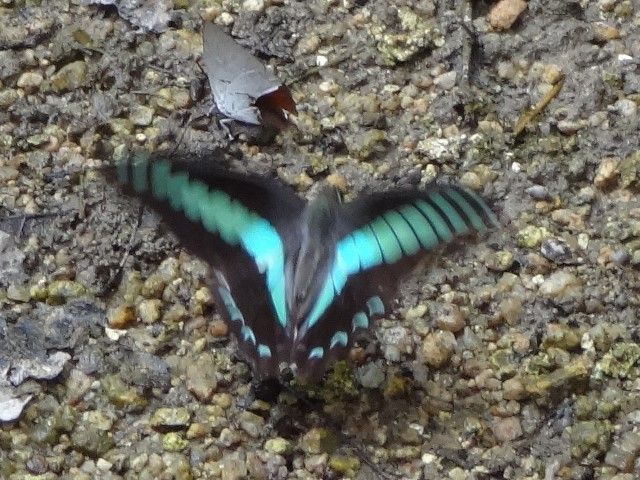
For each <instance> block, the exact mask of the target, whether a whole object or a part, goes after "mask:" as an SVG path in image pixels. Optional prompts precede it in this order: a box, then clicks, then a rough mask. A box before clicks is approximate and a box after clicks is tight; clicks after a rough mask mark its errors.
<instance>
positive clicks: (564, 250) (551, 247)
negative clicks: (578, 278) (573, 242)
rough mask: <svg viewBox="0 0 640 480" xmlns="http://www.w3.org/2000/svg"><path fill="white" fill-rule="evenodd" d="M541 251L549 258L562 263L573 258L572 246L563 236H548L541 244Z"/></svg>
mask: <svg viewBox="0 0 640 480" xmlns="http://www.w3.org/2000/svg"><path fill="white" fill-rule="evenodd" d="M540 253H541V254H542V256H543V257H544V258H546V259H547V260H551V261H552V262H554V263H558V264H562V263H566V262H568V261H570V260H571V257H572V253H571V248H569V245H568V244H567V242H565V241H564V240H563V239H561V238H547V239H546V240H544V241H543V242H542V245H540Z"/></svg>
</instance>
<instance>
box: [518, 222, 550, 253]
mask: <svg viewBox="0 0 640 480" xmlns="http://www.w3.org/2000/svg"><path fill="white" fill-rule="evenodd" d="M550 236H551V232H550V231H549V230H547V229H546V228H545V227H536V226H534V225H528V226H526V227H525V228H523V229H522V230H520V231H519V232H518V234H517V240H518V246H520V247H525V248H535V247H537V246H538V245H540V244H541V243H542V240H544V239H545V238H547V237H550Z"/></svg>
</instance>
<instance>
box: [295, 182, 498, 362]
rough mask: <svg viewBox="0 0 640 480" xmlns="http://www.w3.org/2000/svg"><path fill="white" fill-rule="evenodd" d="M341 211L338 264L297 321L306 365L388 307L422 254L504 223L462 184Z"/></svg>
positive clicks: (335, 351)
mask: <svg viewBox="0 0 640 480" xmlns="http://www.w3.org/2000/svg"><path fill="white" fill-rule="evenodd" d="M340 216H341V218H340V219H339V220H340V221H338V222H337V225H338V226H339V227H338V228H340V229H341V232H340V238H341V239H340V240H339V241H338V242H337V244H336V247H335V254H334V256H333V261H332V266H331V268H330V270H329V273H328V274H326V276H325V278H324V279H323V280H322V282H323V286H322V287H321V289H320V293H319V295H318V296H317V298H316V301H315V304H314V305H313V306H312V307H311V309H310V310H309V312H308V314H307V315H306V317H305V318H304V319H303V320H302V321H301V322H300V323H299V329H298V337H297V339H296V344H295V345H294V350H295V352H296V353H295V357H296V363H297V364H298V367H299V368H300V369H301V371H314V369H315V368H317V365H319V362H320V361H322V362H323V363H324V362H326V361H328V360H330V359H331V358H333V357H335V356H340V355H341V354H342V353H340V352H339V350H340V349H342V348H347V347H349V346H351V344H352V342H353V334H354V333H355V332H356V331H357V330H358V329H361V328H367V327H368V326H369V325H370V324H371V320H372V319H373V318H375V317H377V316H380V315H383V314H384V313H385V310H388V309H389V307H390V304H391V300H392V299H393V297H394V295H395V292H396V288H397V284H398V281H399V280H400V279H401V278H402V277H403V276H404V275H406V273H407V272H408V271H410V270H411V269H412V267H413V266H415V264H416V263H417V262H418V261H419V260H420V258H421V257H422V256H423V255H424V254H426V253H428V252H430V251H432V250H434V249H435V248H438V247H440V246H443V245H445V244H447V243H449V242H451V241H452V240H454V239H455V238H458V237H460V236H463V235H466V234H469V233H473V232H478V233H483V232H485V231H487V230H488V229H490V228H492V227H495V226H497V225H498V222H497V219H496V217H495V215H494V214H493V212H491V210H490V209H489V207H488V206H487V205H486V203H485V202H484V201H483V200H482V199H481V198H480V197H479V196H478V195H477V194H475V193H473V192H471V191H469V190H467V189H464V188H462V187H459V186H456V185H437V184H431V185H429V186H427V188H425V189H424V190H414V191H400V192H389V193H384V194H376V195H371V196H365V197H362V198H360V199H357V200H356V201H355V202H353V203H350V204H346V205H345V206H344V207H343V209H342V211H341V213H340ZM345 336H346V338H345ZM314 349H315V350H314ZM307 364H308V365H307Z"/></svg>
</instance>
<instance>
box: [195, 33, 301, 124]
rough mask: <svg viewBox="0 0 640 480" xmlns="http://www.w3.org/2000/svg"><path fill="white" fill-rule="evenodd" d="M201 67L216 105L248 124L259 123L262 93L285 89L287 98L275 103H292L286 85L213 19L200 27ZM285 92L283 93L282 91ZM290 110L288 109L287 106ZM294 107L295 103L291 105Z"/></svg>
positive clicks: (232, 116)
mask: <svg viewBox="0 0 640 480" xmlns="http://www.w3.org/2000/svg"><path fill="white" fill-rule="evenodd" d="M202 39H203V40H202V41H203V52H202V62H203V64H204V71H205V73H206V75H207V77H208V78H209V83H210V85H211V90H212V92H213V97H214V100H215V102H216V106H217V107H218V109H219V110H220V111H221V112H222V113H223V114H224V115H226V116H227V117H230V118H233V119H235V120H240V121H242V122H245V123H249V124H252V125H260V124H261V117H260V110H259V107H256V105H255V102H256V100H257V99H259V98H260V97H262V96H266V95H268V94H275V93H278V94H279V96H281V95H282V94H283V93H280V92H281V90H282V89H286V92H284V93H285V94H286V93H288V98H287V99H286V100H283V101H279V102H277V103H279V104H280V106H282V108H285V109H287V110H289V108H287V107H286V106H285V105H294V104H293V99H291V94H290V92H288V89H287V88H286V87H284V86H282V82H280V80H278V78H277V77H276V76H275V75H274V74H273V73H272V72H270V71H269V70H267V68H266V67H265V66H264V65H263V64H262V62H260V60H258V59H257V58H256V57H254V56H253V55H251V53H250V52H249V51H248V50H247V49H245V48H244V47H243V46H241V45H240V44H239V43H237V42H236V41H235V40H234V39H233V38H232V37H231V36H229V35H227V34H226V33H225V32H224V30H222V28H221V27H219V26H218V25H215V24H213V23H209V22H207V23H205V24H204V25H203V27H202ZM285 96H286V95H285ZM290 111H291V110H290ZM293 111H295V105H294V106H293Z"/></svg>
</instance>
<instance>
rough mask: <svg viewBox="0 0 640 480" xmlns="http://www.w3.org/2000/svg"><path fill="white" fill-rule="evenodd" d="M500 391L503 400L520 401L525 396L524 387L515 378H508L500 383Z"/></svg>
mask: <svg viewBox="0 0 640 480" xmlns="http://www.w3.org/2000/svg"><path fill="white" fill-rule="evenodd" d="M502 391H503V393H502V396H503V397H504V398H505V400H522V399H523V398H524V397H525V396H526V391H525V389H524V385H523V384H522V382H521V381H520V380H519V379H517V378H509V379H508V380H505V381H504V382H502Z"/></svg>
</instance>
